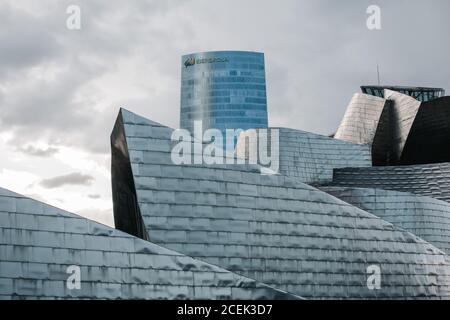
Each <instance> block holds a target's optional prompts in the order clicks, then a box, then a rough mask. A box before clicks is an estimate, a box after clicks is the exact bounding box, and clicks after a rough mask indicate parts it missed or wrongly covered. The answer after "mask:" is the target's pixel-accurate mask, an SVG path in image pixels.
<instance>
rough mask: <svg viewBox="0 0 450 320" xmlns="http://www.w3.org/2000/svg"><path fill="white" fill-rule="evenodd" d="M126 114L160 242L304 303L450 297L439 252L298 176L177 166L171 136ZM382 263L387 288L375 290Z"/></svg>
mask: <svg viewBox="0 0 450 320" xmlns="http://www.w3.org/2000/svg"><path fill="white" fill-rule="evenodd" d="M121 114H122V117H123V127H124V132H125V136H126V142H127V146H128V149H129V156H130V162H131V168H132V173H133V179H134V182H135V185H136V194H137V200H138V203H139V208H140V212H141V215H142V218H143V221H144V223H145V226H146V228H147V231H148V234H149V237H150V240H151V241H153V242H155V243H158V244H160V245H162V246H165V247H167V248H170V249H173V250H176V251H179V252H182V253H183V254H186V255H189V256H193V257H196V258H198V259H201V260H204V261H207V262H210V263H213V264H217V265H219V266H221V267H223V268H225V269H227V270H230V271H233V272H236V273H238V274H242V275H245V276H248V277H250V278H253V279H256V280H258V281H261V282H263V283H266V284H269V285H271V286H273V287H276V288H279V289H282V290H285V291H288V292H290V293H294V294H297V295H300V296H303V297H309V298H448V297H449V294H450V290H449V289H450V266H449V261H448V257H447V256H446V255H445V254H443V253H442V252H441V251H440V250H439V249H437V248H436V247H434V246H433V245H431V244H429V243H427V242H425V241H424V240H422V239H420V238H418V237H416V236H414V235H412V234H411V233H409V232H406V231H404V230H401V229H397V228H396V227H394V226H393V225H392V224H391V223H388V222H386V221H384V220H382V219H380V218H378V217H376V216H374V215H373V214H370V213H367V212H365V211H363V210H361V209H359V208H356V207H354V206H351V205H349V204H347V203H345V202H343V201H341V200H338V199H336V198H335V197H333V196H330V195H328V194H327V193H325V192H322V191H320V190H318V189H315V188H313V187H310V186H308V185H306V184H303V183H301V182H299V181H298V180H297V179H295V178H289V177H286V176H282V175H275V176H273V175H272V176H265V175H261V174H259V173H258V171H254V170H252V169H251V168H249V169H246V167H245V166H244V167H241V166H232V165H229V166H224V167H221V166H208V165H200V164H198V165H186V164H185V165H174V164H173V163H172V161H171V158H170V150H171V148H172V146H173V142H171V141H170V137H171V133H172V130H171V129H170V128H165V127H161V126H159V125H155V124H154V123H153V122H151V121H147V120H145V119H143V118H141V117H139V116H137V115H135V114H132V113H130V112H128V111H126V110H121ZM112 161H113V162H114V161H115V159H114V158H113V159H112ZM113 165H114V164H113ZM114 183H120V182H117V181H113V184H114ZM120 214H127V212H120V213H115V216H117V215H120ZM373 264H375V265H378V266H380V267H381V270H382V277H383V278H382V279H383V283H382V287H381V289H380V290H370V289H369V288H368V287H367V267H368V266H370V265H373ZM400 275H401V276H400Z"/></svg>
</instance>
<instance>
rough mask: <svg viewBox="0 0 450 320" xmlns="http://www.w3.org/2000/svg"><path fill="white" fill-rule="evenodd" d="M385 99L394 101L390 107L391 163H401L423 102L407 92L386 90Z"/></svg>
mask: <svg viewBox="0 0 450 320" xmlns="http://www.w3.org/2000/svg"><path fill="white" fill-rule="evenodd" d="M384 97H385V99H388V100H391V101H393V103H392V107H391V108H390V109H391V111H390V123H391V126H390V127H391V130H392V134H391V137H392V154H391V157H392V158H391V160H390V163H394V164H396V163H399V162H400V159H401V156H402V153H403V149H404V147H405V144H406V140H407V139H408V135H409V132H410V130H411V127H412V125H413V122H414V120H415V118H416V115H417V112H418V111H419V107H420V105H421V102H420V101H418V100H416V99H414V98H412V97H410V96H407V95H405V94H402V93H399V92H396V91H391V90H387V89H385V90H384Z"/></svg>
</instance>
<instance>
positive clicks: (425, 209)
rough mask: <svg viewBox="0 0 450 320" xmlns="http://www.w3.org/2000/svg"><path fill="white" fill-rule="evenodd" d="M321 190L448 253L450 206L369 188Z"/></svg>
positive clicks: (437, 201) (417, 197)
mask: <svg viewBox="0 0 450 320" xmlns="http://www.w3.org/2000/svg"><path fill="white" fill-rule="evenodd" d="M320 189H321V190H323V191H326V192H328V193H330V194H332V195H333V196H335V197H338V198H339V199H341V200H343V201H345V202H347V203H350V204H352V205H354V206H356V207H358V208H361V209H363V210H365V211H368V212H370V213H373V214H374V215H376V216H378V217H380V218H382V219H384V220H387V221H389V222H391V223H393V224H394V225H396V226H399V227H400V228H403V229H405V230H407V231H409V232H412V233H414V234H415V235H417V236H419V237H421V238H423V239H424V240H426V241H429V242H430V243H432V244H434V245H435V246H436V247H438V248H440V249H442V250H444V251H445V252H446V253H447V254H449V253H450V204H449V203H447V202H445V201H441V200H437V199H433V198H430V197H423V196H417V195H415V194H412V193H406V192H398V191H388V190H382V189H368V188H346V187H321V188H320Z"/></svg>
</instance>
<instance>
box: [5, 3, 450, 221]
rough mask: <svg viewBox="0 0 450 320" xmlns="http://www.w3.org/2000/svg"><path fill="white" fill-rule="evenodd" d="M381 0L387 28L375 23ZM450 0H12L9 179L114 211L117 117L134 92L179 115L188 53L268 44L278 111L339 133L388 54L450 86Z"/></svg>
mask: <svg viewBox="0 0 450 320" xmlns="http://www.w3.org/2000/svg"><path fill="white" fill-rule="evenodd" d="M371 4H375V5H378V6H379V7H380V8H381V27H382V29H381V30H373V31H370V30H368V28H367V27H366V20H367V17H368V15H367V14H366V9H367V7H368V6H369V5H371ZM69 5H78V6H79V7H80V8H81V29H80V30H69V29H68V28H67V27H66V19H67V18H68V16H69V15H68V14H67V13H66V9H67V7H68V6H69ZM449 12H450V1H448V0H442V1H437V0H436V1H433V0H431V1H411V0H403V1H401V0H397V1H396V0H391V1H375V0H371V1H364V0H347V1H343V0H335V1H318V0H309V1H300V0H278V1H268V0H267V1H262V0H226V1H219V0H192V1H189V0H184V1H168V0H155V1H111V0H104V1H97V0H89V1H56V0H55V1H51V0H48V1H45V0H40V1H35V0H31V1H24V0H11V1H8V0H7V1H5V0H0V187H6V188H9V189H11V190H13V191H15V192H18V193H22V194H25V195H28V196H31V197H33V198H35V199H39V200H42V201H45V202H47V203H50V204H52V205H55V206H57V207H60V208H63V209H66V210H69V211H72V212H76V213H79V214H81V215H84V216H86V217H88V218H91V219H94V220H97V221H100V222H103V223H106V224H109V225H113V216H112V202H111V182H110V156H109V149H110V148H109V135H110V133H111V130H112V127H113V123H114V120H115V117H116V116H117V113H118V110H119V107H121V106H123V107H126V108H127V109H129V110H130V111H133V112H136V113H138V114H141V115H142V116H145V117H148V118H150V119H152V120H155V121H158V122H161V123H163V124H166V125H168V126H171V127H177V126H178V121H179V95H180V81H179V79H180V56H181V55H183V54H186V53H192V52H198V51H209V50H227V49H228V50H252V51H261V52H264V53H265V58H266V73H267V94H268V109H269V124H270V125H272V126H284V127H290V128H296V129H302V130H306V131H312V132H316V133H321V134H330V133H332V132H334V131H335V130H336V128H337V126H338V125H339V122H340V120H341V118H342V116H343V113H344V111H345V107H346V105H347V103H348V102H349V100H350V98H351V96H352V94H353V93H355V92H357V91H359V86H360V85H362V84H376V82H377V74H376V65H377V63H378V64H379V65H380V69H381V81H382V83H383V84H391V85H414V86H439V87H443V88H444V89H446V90H447V91H448V90H450V77H449V65H450V40H449V31H450V19H449V18H448V14H449Z"/></svg>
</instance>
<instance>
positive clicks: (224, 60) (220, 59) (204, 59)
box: [184, 57, 228, 68]
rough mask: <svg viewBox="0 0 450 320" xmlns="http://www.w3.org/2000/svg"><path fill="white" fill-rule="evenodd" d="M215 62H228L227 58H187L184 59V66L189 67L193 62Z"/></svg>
mask: <svg viewBox="0 0 450 320" xmlns="http://www.w3.org/2000/svg"><path fill="white" fill-rule="evenodd" d="M215 62H228V58H215V57H214V58H199V59H195V58H187V59H186V61H184V66H185V67H186V68H187V67H191V66H193V65H195V64H202V63H215Z"/></svg>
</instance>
